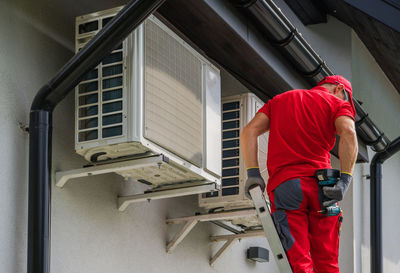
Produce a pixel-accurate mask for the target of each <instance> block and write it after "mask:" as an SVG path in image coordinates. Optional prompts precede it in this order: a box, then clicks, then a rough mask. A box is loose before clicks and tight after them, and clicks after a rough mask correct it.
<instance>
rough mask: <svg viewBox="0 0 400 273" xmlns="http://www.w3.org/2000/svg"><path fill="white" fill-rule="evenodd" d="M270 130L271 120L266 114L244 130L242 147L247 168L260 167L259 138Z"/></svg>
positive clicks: (241, 139)
mask: <svg viewBox="0 0 400 273" xmlns="http://www.w3.org/2000/svg"><path fill="white" fill-rule="evenodd" d="M268 130H269V118H268V117H267V115H265V114H264V113H257V114H256V115H255V117H254V118H253V119H252V120H251V121H250V122H249V124H247V126H246V127H244V128H243V129H242V132H241V134H240V145H241V147H242V154H243V158H244V162H245V164H246V167H247V168H253V167H258V142H257V139H258V136H260V135H261V134H263V133H265V132H267V131H268Z"/></svg>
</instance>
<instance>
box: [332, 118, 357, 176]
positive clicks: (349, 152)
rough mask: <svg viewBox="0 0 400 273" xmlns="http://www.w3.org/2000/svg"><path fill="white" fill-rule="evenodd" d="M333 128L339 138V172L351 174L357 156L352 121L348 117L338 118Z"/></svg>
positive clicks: (355, 137)
mask: <svg viewBox="0 0 400 273" xmlns="http://www.w3.org/2000/svg"><path fill="white" fill-rule="evenodd" d="M335 127H336V132H337V134H338V135H339V136H340V141H339V159H340V169H341V172H344V173H349V174H352V173H353V170H354V164H355V163H356V159H357V154H358V143H357V135H356V130H355V125H354V121H353V120H352V119H351V118H350V117H348V116H340V117H338V118H337V119H336V121H335Z"/></svg>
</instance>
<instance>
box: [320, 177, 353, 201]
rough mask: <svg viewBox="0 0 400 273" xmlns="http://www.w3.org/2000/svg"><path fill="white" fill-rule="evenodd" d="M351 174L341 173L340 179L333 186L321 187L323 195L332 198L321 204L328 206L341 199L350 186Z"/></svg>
mask: <svg viewBox="0 0 400 273" xmlns="http://www.w3.org/2000/svg"><path fill="white" fill-rule="evenodd" d="M351 179H352V176H351V175H350V174H348V173H341V174H340V179H339V181H338V182H337V183H336V185H335V186H333V187H323V188H322V191H323V192H324V195H325V196H326V197H328V198H330V199H332V200H329V201H325V202H324V203H323V205H324V206H325V207H328V206H330V205H332V204H334V203H336V202H338V201H341V200H342V199H343V197H344V195H345V193H346V191H347V189H348V188H349V186H350V182H351Z"/></svg>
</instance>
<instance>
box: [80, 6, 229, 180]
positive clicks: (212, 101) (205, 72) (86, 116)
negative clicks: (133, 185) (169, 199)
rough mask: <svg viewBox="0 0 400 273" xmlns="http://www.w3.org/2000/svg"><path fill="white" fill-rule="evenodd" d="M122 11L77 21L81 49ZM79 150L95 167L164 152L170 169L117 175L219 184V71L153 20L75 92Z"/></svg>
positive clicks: (118, 49) (132, 171)
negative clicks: (99, 164) (108, 162)
mask: <svg viewBox="0 0 400 273" xmlns="http://www.w3.org/2000/svg"><path fill="white" fill-rule="evenodd" d="M121 9H122V7H118V8H114V9H110V10H106V11H101V12H96V13H92V14H89V15H84V16H80V17H78V18H77V19H76V51H79V50H80V49H81V48H82V47H83V46H85V45H86V44H87V43H88V42H89V41H90V40H91V38H92V37H93V36H94V35H95V34H96V33H97V32H98V31H99V30H101V28H102V27H104V26H105V25H106V23H107V22H109V21H110V20H111V19H112V18H113V16H115V15H116V14H117V12H118V11H120V10H121ZM75 109H76V111H75V112H76V119H75V121H76V122H75V150H76V152H77V153H78V154H80V155H82V156H83V157H84V158H85V159H86V160H88V161H90V162H93V163H95V164H97V163H99V162H100V163H103V162H107V161H114V162H115V161H116V159H117V160H121V159H127V158H132V157H133V158H134V157H147V156H152V155H153V156H154V155H159V154H162V155H163V156H165V157H166V158H168V160H167V161H168V164H163V165H162V166H161V167H159V168H157V166H153V167H148V168H139V169H137V168H136V169H133V170H124V171H119V172H117V173H118V174H120V175H122V176H124V177H125V178H131V179H133V180H138V181H140V182H143V183H145V184H148V185H151V186H153V187H159V186H162V185H170V184H182V183H184V182H193V181H197V182H199V181H204V182H213V183H216V185H219V184H220V175H221V124H220V120H221V84H220V75H219V70H218V69H217V68H216V67H215V66H213V65H212V64H211V63H210V62H209V61H208V60H207V59H205V58H204V57H203V56H202V55H200V54H199V53H198V52H196V51H195V50H194V49H193V48H191V47H190V46H189V45H188V44H187V43H186V42H185V41H183V40H182V39H181V38H180V37H179V36H178V35H176V34H175V33H174V32H173V31H172V30H171V29H169V28H168V27H167V26H166V25H165V24H164V23H162V22H161V21H160V20H159V19H157V18H156V17H155V16H153V15H151V16H150V17H149V18H148V19H146V20H145V22H144V23H143V24H142V25H140V26H139V27H138V28H137V29H136V30H135V31H133V32H132V33H131V34H130V36H129V37H128V38H127V39H126V40H125V41H124V42H123V43H122V44H121V45H119V46H118V47H117V48H115V49H114V50H113V51H112V53H110V54H109V55H108V56H107V57H105V58H104V59H103V60H102V62H101V63H100V64H99V65H98V66H97V67H96V68H95V69H93V70H92V71H91V72H90V73H89V74H88V75H87V77H86V78H85V80H84V81H82V82H81V83H80V84H79V85H78V86H77V88H76V92H75Z"/></svg>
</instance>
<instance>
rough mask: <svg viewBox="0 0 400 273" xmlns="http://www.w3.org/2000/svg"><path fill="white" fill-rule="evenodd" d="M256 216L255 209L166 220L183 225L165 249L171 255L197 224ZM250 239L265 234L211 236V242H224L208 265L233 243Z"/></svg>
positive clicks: (245, 232) (261, 231) (260, 231)
mask: <svg viewBox="0 0 400 273" xmlns="http://www.w3.org/2000/svg"><path fill="white" fill-rule="evenodd" d="M256 215H257V212H256V210H255V209H246V210H237V211H228V212H219V213H210V214H201V215H195V216H188V217H181V218H173V219H167V220H166V223H167V224H183V226H182V228H181V229H180V230H179V231H178V232H177V233H176V235H175V236H174V237H173V239H172V240H171V241H170V242H168V243H167V248H166V250H167V253H171V252H172V251H173V250H174V249H175V248H176V247H177V245H178V244H179V243H180V242H182V240H183V239H184V238H185V237H186V236H187V235H188V234H189V232H190V231H191V230H192V229H193V228H194V227H195V226H196V224H197V223H199V222H213V221H221V220H232V219H234V218H239V217H245V216H256ZM252 237H265V233H264V231H263V230H252V231H243V232H241V233H238V234H229V235H218V236H211V237H210V240H211V241H212V242H220V241H225V244H224V245H223V246H222V247H221V248H220V249H219V250H218V252H217V253H216V254H215V255H214V256H213V257H211V258H210V265H211V266H213V265H214V264H215V262H216V261H217V259H218V258H219V257H221V255H222V254H223V253H224V252H225V251H226V250H227V249H228V248H229V247H230V246H231V245H232V244H233V243H234V242H236V241H237V240H240V239H244V238H252Z"/></svg>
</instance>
